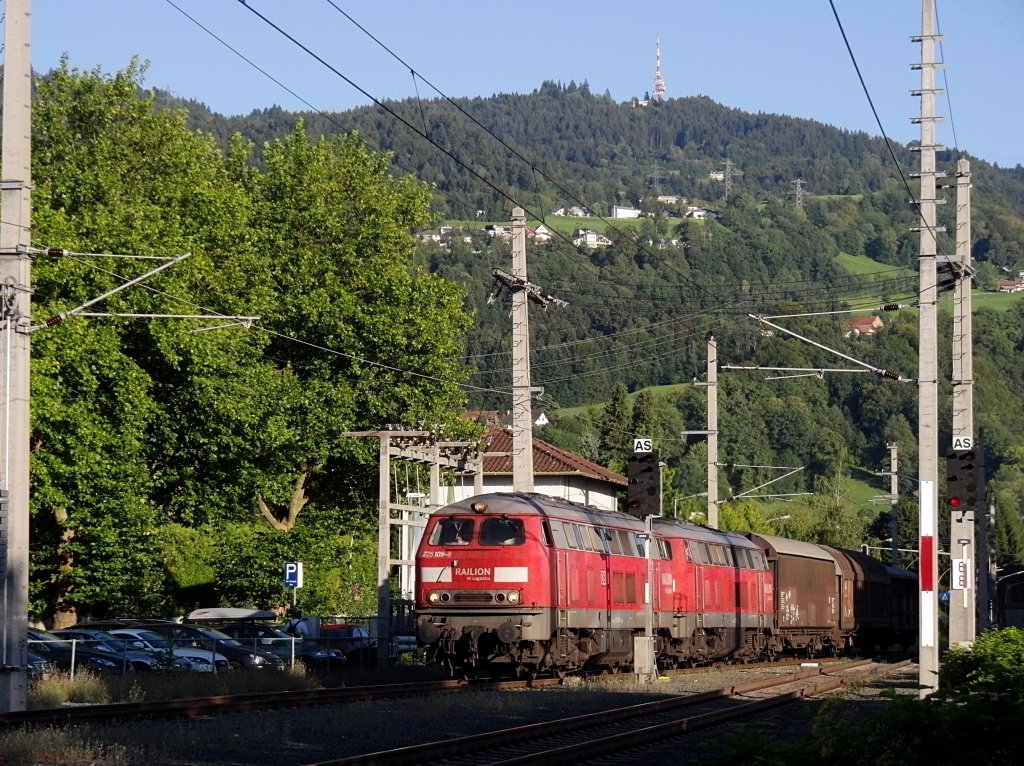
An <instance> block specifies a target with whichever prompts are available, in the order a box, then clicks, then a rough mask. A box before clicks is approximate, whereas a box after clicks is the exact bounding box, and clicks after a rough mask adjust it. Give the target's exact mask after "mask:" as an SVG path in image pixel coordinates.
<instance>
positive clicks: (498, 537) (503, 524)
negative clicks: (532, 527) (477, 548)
mask: <svg viewBox="0 0 1024 766" xmlns="http://www.w3.org/2000/svg"><path fill="white" fill-rule="evenodd" d="M525 542H526V533H525V532H524V531H523V521H522V519H484V523H483V525H482V526H481V527H480V544H481V545H522V544H523V543H525Z"/></svg>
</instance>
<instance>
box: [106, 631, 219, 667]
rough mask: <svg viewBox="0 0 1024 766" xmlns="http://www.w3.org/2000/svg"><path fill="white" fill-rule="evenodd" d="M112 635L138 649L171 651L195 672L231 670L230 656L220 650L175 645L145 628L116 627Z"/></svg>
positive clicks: (176, 660) (178, 659)
mask: <svg viewBox="0 0 1024 766" xmlns="http://www.w3.org/2000/svg"><path fill="white" fill-rule="evenodd" d="M110 635H112V636H114V637H115V638H118V639H123V640H126V641H128V642H129V645H130V646H132V647H133V648H136V649H146V650H148V651H152V652H169V653H170V654H171V655H172V656H173V657H174V658H175V662H176V663H177V662H184V663H187V665H188V669H189V670H191V671H192V672H193V673H225V672H227V671H229V670H231V663H229V662H228V658H227V657H225V656H224V655H223V654H220V653H219V652H214V651H210V650H208V649H200V648H197V647H194V646H173V645H172V644H171V642H170V641H168V640H167V639H166V638H164V637H163V636H161V635H160V634H159V633H154V632H153V631H151V630H146V629H144V628H114V629H113V630H112V631H110Z"/></svg>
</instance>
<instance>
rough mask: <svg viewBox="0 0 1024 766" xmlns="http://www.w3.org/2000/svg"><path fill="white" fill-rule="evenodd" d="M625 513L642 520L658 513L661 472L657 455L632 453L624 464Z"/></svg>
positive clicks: (655, 453) (654, 453)
mask: <svg viewBox="0 0 1024 766" xmlns="http://www.w3.org/2000/svg"><path fill="white" fill-rule="evenodd" d="M626 481H627V485H626V512H627V513H628V514H630V515H631V516H636V517H638V518H643V517H645V516H655V515H657V514H658V513H659V512H660V504H661V471H660V470H659V468H658V453H657V452H656V451H654V450H651V451H649V452H634V453H633V454H632V455H630V457H629V460H628V461H627V462H626Z"/></svg>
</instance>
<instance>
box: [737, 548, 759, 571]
mask: <svg viewBox="0 0 1024 766" xmlns="http://www.w3.org/2000/svg"><path fill="white" fill-rule="evenodd" d="M732 553H733V556H734V557H735V559H736V566H738V567H739V568H740V569H753V568H754V562H753V561H751V559H750V551H748V550H747V549H746V548H733V551H732Z"/></svg>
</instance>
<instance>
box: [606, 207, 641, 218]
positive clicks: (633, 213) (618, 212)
mask: <svg viewBox="0 0 1024 766" xmlns="http://www.w3.org/2000/svg"><path fill="white" fill-rule="evenodd" d="M639 217H640V210H639V209H637V208H635V207H628V206H626V205H612V218H639Z"/></svg>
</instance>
